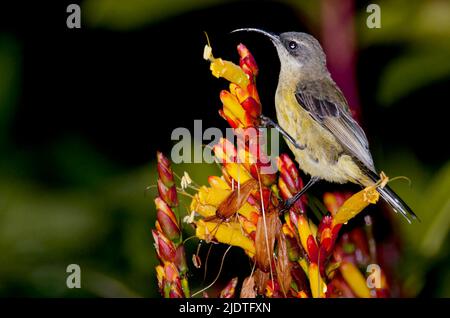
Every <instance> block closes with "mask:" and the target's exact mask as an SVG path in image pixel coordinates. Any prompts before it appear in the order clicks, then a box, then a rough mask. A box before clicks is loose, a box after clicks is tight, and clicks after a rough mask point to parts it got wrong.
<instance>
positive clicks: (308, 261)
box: [154, 44, 388, 298]
mask: <svg viewBox="0 0 450 318" xmlns="http://www.w3.org/2000/svg"><path fill="white" fill-rule="evenodd" d="M237 51H238V53H239V57H240V60H239V65H236V64H234V63H232V62H230V61H226V60H222V59H220V58H214V57H213V55H212V49H211V47H210V46H208V45H207V46H206V47H205V52H204V58H205V59H207V60H209V61H210V63H211V64H210V69H211V72H212V74H213V75H214V76H216V77H221V78H224V79H226V80H228V81H229V82H230V85H229V89H228V90H223V91H222V92H221V93H220V100H221V102H222V105H223V106H222V108H221V109H220V110H219V114H220V115H221V116H222V117H223V118H224V119H225V120H226V121H227V122H228V123H229V125H230V126H231V127H232V128H233V131H234V133H235V135H236V139H237V147H236V146H235V145H234V144H232V143H231V142H230V141H229V140H227V139H221V140H220V142H219V143H218V144H216V145H215V146H214V147H213V151H214V155H215V157H216V159H217V161H218V162H219V163H220V165H221V175H220V176H210V177H209V179H208V186H201V187H200V188H198V189H196V192H195V193H194V194H193V198H192V202H191V204H190V207H189V213H190V215H191V217H190V218H188V222H189V223H190V224H192V225H193V226H194V228H195V235H196V236H197V237H198V238H199V239H201V240H205V241H207V242H211V241H214V242H219V243H223V244H227V245H230V246H236V247H239V248H242V249H243V250H244V251H245V253H246V254H247V255H248V257H249V258H250V259H251V261H252V262H253V263H254V265H255V266H254V267H255V269H254V270H253V271H252V272H251V273H250V275H249V276H248V277H247V278H246V279H245V280H244V282H243V283H242V285H241V287H240V297H244V298H245V297H256V296H257V295H262V296H265V297H296V298H307V297H379V296H386V295H388V288H387V283H386V278H385V275H384V273H383V272H381V274H380V275H381V278H382V279H381V281H382V283H381V286H377V287H376V288H369V287H368V284H367V282H366V277H365V269H364V266H367V265H368V264H369V263H368V261H369V260H373V257H370V255H369V254H370V253H369V248H368V246H369V243H368V242H369V241H370V238H369V237H367V235H365V233H361V229H359V228H356V229H354V230H352V231H350V232H349V233H347V232H345V233H341V232H342V231H341V230H342V228H343V227H344V224H346V223H347V222H348V221H349V220H350V219H352V218H353V217H355V216H356V215H357V214H359V213H360V212H361V211H363V210H364V209H365V208H366V207H367V206H368V205H369V204H374V203H376V202H377V200H378V198H379V194H378V192H377V190H376V188H375V186H372V187H367V188H365V189H363V190H361V191H359V192H357V193H355V194H353V195H351V194H348V195H347V194H341V193H326V194H325V195H324V200H323V202H324V205H325V206H326V207H327V209H328V211H329V213H328V214H326V215H324V216H322V217H321V219H320V220H319V222H317V223H314V222H313V221H312V219H311V218H310V217H308V215H309V213H308V212H309V206H308V200H307V197H306V196H303V197H302V198H301V199H300V200H298V201H297V202H296V203H295V204H294V205H293V206H292V207H290V209H289V210H288V211H286V212H284V209H282V207H283V203H284V202H285V201H286V200H288V199H289V198H291V197H292V196H294V195H295V194H296V193H297V192H299V191H300V190H301V189H302V188H303V181H302V178H301V176H300V173H299V170H298V168H297V166H296V164H295V163H294V162H293V161H292V160H291V158H290V157H289V156H288V155H287V154H282V155H280V156H279V157H278V158H275V159H276V165H275V166H276V168H272V162H271V160H269V159H270V158H268V156H267V155H266V152H265V151H264V145H265V139H264V138H265V136H264V134H263V133H262V130H261V129H259V125H260V117H261V109H262V107H261V101H260V99H259V96H258V92H257V89H256V77H257V75H258V66H257V64H256V62H255V59H254V58H253V56H252V54H251V53H250V52H249V50H248V49H247V48H246V47H245V46H244V45H243V44H239V45H238V47H237ZM158 172H159V180H158V190H159V193H160V196H159V197H158V198H157V199H156V201H155V202H156V205H157V207H158V212H157V216H158V221H157V225H156V227H157V230H156V231H154V237H155V241H156V248H157V251H158V256H159V258H160V260H161V261H162V263H163V265H160V266H159V267H158V268H159V269H157V271H158V281H159V284H160V288H161V289H162V290H163V291H164V295H165V296H169V297H172V296H179V295H181V294H182V293H184V296H188V292H186V291H187V290H188V289H187V282H185V283H183V280H185V273H186V268H185V262H184V253H183V252H178V250H179V249H182V244H180V237H181V234H180V227H179V223H178V222H177V220H176V218H175V217H174V215H173V212H172V213H171V211H172V210H171V208H172V207H174V206H176V205H177V204H178V203H177V196H176V190H175V186H174V183H173V174H172V172H171V170H170V166H169V164H168V162H167V159H165V158H164V157H163V156H162V155H161V154H158ZM349 246H352V248H351V249H350V248H349ZM181 254H182V255H183V257H181V258H180V257H179V255H181ZM361 255H364V256H365V258H364V257H363V258H361ZM179 259H182V261H181V263H182V264H183V265H182V266H180V264H181V263H180V261H179ZM166 266H167V267H169V266H170V269H176V275H172V272H170V270H169V272H170V273H169V274H167V273H166V272H167V270H165V267H166ZM160 272H161V274H160ZM163 274H164V275H163ZM172 277H178V281H177V278H175V279H172ZM237 286H238V281H237V279H233V280H231V281H230V282H229V283H228V285H227V286H226V287H225V289H224V290H223V291H222V292H221V295H220V296H221V297H232V296H234V295H235V294H236V292H235V290H236V288H237ZM166 290H168V292H166Z"/></svg>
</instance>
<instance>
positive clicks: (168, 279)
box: [152, 152, 190, 298]
mask: <svg viewBox="0 0 450 318" xmlns="http://www.w3.org/2000/svg"><path fill="white" fill-rule="evenodd" d="M157 161H158V164H157V166H158V176H159V177H158V193H159V196H158V197H157V198H156V199H155V205H156V224H155V227H156V229H154V230H152V234H153V239H154V241H155V249H156V254H157V255H158V258H159V260H160V263H161V264H160V265H158V266H157V267H156V275H157V279H158V286H159V289H160V291H161V293H162V295H163V296H164V297H166V298H184V297H189V295H190V292H189V285H188V281H187V278H186V273H187V264H186V257H185V252H184V246H183V244H182V234H181V228H180V223H179V222H178V219H177V217H176V215H175V213H174V211H173V209H174V208H176V207H177V206H178V196H177V189H176V185H175V181H174V176H173V172H172V169H171V167H170V161H169V160H168V159H167V158H166V157H165V156H164V155H163V154H162V153H160V152H158V154H157Z"/></svg>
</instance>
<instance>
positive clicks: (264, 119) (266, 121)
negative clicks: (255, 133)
mask: <svg viewBox="0 0 450 318" xmlns="http://www.w3.org/2000/svg"><path fill="white" fill-rule="evenodd" d="M259 118H260V120H261V126H262V127H266V128H267V127H273V128H275V129H276V130H278V132H279V133H280V134H282V135H283V137H284V138H286V139H287V140H288V141H289V142H290V143H291V144H293V145H294V146H295V148H297V149H300V150H303V149H305V148H306V146H305V145H299V144H298V143H297V142H296V141H295V139H294V138H293V137H292V136H291V135H289V134H288V132H287V131H286V130H284V129H283V128H282V127H281V126H280V125H278V124H277V123H276V122H274V121H273V120H272V119H270V118H269V117H266V116H264V115H261V116H260V117H259Z"/></svg>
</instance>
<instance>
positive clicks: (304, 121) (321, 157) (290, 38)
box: [232, 28, 417, 223]
mask: <svg viewBox="0 0 450 318" xmlns="http://www.w3.org/2000/svg"><path fill="white" fill-rule="evenodd" d="M238 31H249V32H258V33H261V34H263V35H265V36H267V37H268V38H269V39H270V40H271V41H272V43H273V44H274V46H275V48H276V50H277V53H278V57H279V59H280V65H281V67H280V75H279V79H278V86H277V90H276V93H275V108H276V116H277V122H278V123H275V122H274V121H272V120H271V119H270V118H267V117H265V116H262V117H261V119H262V122H263V125H266V126H267V125H269V126H274V127H276V128H277V129H278V130H279V131H280V132H281V134H282V135H283V136H284V138H285V139H286V140H287V144H288V146H289V148H290V149H291V150H292V152H293V154H294V155H295V160H296V161H297V163H298V164H299V167H300V169H301V170H303V172H305V173H306V174H308V175H310V176H311V178H310V180H309V181H308V182H307V184H306V185H305V186H304V188H303V189H302V190H301V191H300V192H299V193H297V194H295V195H294V196H293V197H292V198H291V199H290V200H288V202H287V203H286V206H287V207H290V206H291V205H292V204H293V203H295V201H296V200H298V199H299V198H300V197H301V196H302V195H303V194H304V193H305V192H306V190H308V188H310V187H311V186H312V185H313V184H314V183H315V182H317V181H318V180H326V181H329V182H335V183H347V182H352V183H355V184H359V185H361V186H363V187H367V186H372V185H375V184H379V183H377V182H378V180H379V175H378V173H377V171H376V169H375V166H374V163H373V159H372V155H371V153H370V150H369V143H368V141H367V137H366V135H365V133H364V130H363V129H362V128H361V127H360V126H359V124H358V123H357V122H356V121H355V120H354V119H353V117H352V115H351V112H350V109H349V106H348V103H347V100H346V99H345V97H344V95H343V93H342V92H341V90H340V89H339V87H338V86H337V85H336V83H335V82H334V81H333V79H332V78H331V75H330V73H329V71H328V69H327V65H326V56H325V53H324V51H323V49H322V47H321V46H320V44H319V41H317V40H316V39H315V38H314V37H313V36H312V35H309V34H307V33H302V32H285V33H281V34H280V35H276V34H273V33H269V32H266V31H263V30H260V29H255V28H245V29H237V30H234V31H232V32H238ZM377 190H378V192H379V193H380V195H381V197H382V198H383V199H384V200H385V201H386V202H387V203H388V204H389V205H390V206H391V207H392V208H393V210H394V211H395V212H400V213H401V214H402V215H403V216H404V217H405V218H406V220H407V221H408V222H409V223H411V219H417V216H416V215H415V214H414V212H413V211H412V210H411V209H410V208H409V207H408V205H407V204H406V203H405V202H404V201H403V200H402V199H401V198H400V197H399V196H398V195H397V194H396V193H395V192H394V191H393V190H392V189H391V188H389V186H387V185H385V184H382V185H380V186H378V187H377Z"/></svg>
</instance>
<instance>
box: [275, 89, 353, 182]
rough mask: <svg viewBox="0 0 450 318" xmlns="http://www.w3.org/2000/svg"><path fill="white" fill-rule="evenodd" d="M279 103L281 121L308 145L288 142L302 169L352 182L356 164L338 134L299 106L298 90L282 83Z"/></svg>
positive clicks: (331, 179) (333, 180) (278, 97)
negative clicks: (345, 153) (339, 139)
mask: <svg viewBox="0 0 450 318" xmlns="http://www.w3.org/2000/svg"><path fill="white" fill-rule="evenodd" d="M275 105H276V114H277V121H278V124H279V125H280V126H281V127H282V128H283V129H284V130H286V132H287V133H288V134H289V135H290V136H291V137H292V138H294V139H295V140H296V141H297V143H298V144H300V145H302V146H304V149H298V148H296V147H295V146H294V145H292V144H291V143H289V141H287V144H288V146H289V148H290V149H291V150H292V152H293V153H294V155H295V159H296V161H297V162H298V163H299V167H300V169H302V170H303V171H304V172H305V173H307V174H309V175H311V176H317V177H319V178H321V179H324V180H328V181H331V182H338V183H345V182H347V181H349V178H348V173H347V170H349V169H355V167H350V166H349V165H351V164H352V162H351V160H350V157H349V156H346V155H343V149H342V147H341V145H340V144H339V143H338V142H337V141H336V139H335V138H334V136H333V135H332V134H331V133H330V132H329V131H328V130H326V129H325V128H324V127H322V126H321V125H320V124H319V123H317V122H316V121H315V120H314V119H313V118H312V117H311V116H310V115H309V113H308V112H307V111H306V110H305V109H303V108H302V107H300V106H299V105H298V102H297V100H296V98H295V93H294V90H290V89H288V88H286V87H280V86H279V87H278V89H277V93H276V97H275Z"/></svg>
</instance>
